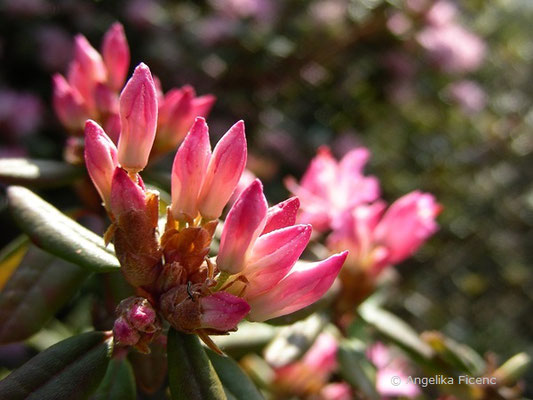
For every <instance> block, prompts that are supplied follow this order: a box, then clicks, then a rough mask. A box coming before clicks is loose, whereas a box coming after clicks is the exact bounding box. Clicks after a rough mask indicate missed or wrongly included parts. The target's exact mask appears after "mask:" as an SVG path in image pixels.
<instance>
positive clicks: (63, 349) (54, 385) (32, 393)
mask: <svg viewBox="0 0 533 400" xmlns="http://www.w3.org/2000/svg"><path fill="white" fill-rule="evenodd" d="M111 352H112V341H111V340H110V339H109V338H108V335H107V334H105V333H104V332H89V333H84V334H81V335H78V336H74V337H71V338H69V339H67V340H64V341H62V342H60V343H57V344H55V345H54V346H52V347H50V348H49V349H47V350H45V351H43V352H42V353H40V354H38V355H37V356H35V357H34V358H32V359H31V360H30V361H28V362H27V363H26V364H24V365H23V366H22V367H20V368H18V369H17V370H15V371H13V372H12V373H11V374H10V375H8V376H7V378H5V379H4V380H2V381H0V398H1V399H9V400H23V399H25V400H77V399H84V398H87V396H88V395H89V394H90V393H92V392H93V391H94V390H95V389H96V387H97V386H98V384H99V383H100V381H101V380H102V378H103V377H104V375H105V372H106V369H107V365H108V363H109V359H110V356H111Z"/></svg>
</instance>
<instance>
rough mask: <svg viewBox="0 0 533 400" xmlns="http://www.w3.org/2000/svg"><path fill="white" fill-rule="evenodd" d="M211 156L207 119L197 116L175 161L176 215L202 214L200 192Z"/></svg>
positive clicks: (173, 172) (174, 205)
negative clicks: (199, 211)
mask: <svg viewBox="0 0 533 400" xmlns="http://www.w3.org/2000/svg"><path fill="white" fill-rule="evenodd" d="M210 157H211V145H210V144H209V131H208V127H207V124H206V122H205V119H203V118H196V121H195V122H194V125H193V126H192V128H191V130H190V131H189V133H188V135H187V136H186V137H185V140H184V141H183V143H182V144H181V146H180V148H179V149H178V152H177V153H176V157H175V158H174V164H173V165H172V205H171V210H172V214H173V215H174V218H175V219H181V218H182V217H183V215H187V216H188V217H189V218H192V219H194V218H196V216H197V215H198V205H197V202H198V193H199V192H200V188H201V187H202V182H203V180H204V176H205V173H206V171H207V165H208V164H209V158H210Z"/></svg>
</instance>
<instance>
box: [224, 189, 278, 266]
mask: <svg viewBox="0 0 533 400" xmlns="http://www.w3.org/2000/svg"><path fill="white" fill-rule="evenodd" d="M267 208H268V205H267V202H266V199H265V195H264V194H263V187H262V185H261V182H260V181H259V180H258V179H256V180H255V181H254V182H253V183H252V184H251V185H250V186H248V188H247V189H246V190H245V191H244V192H242V194H241V196H240V197H239V198H238V199H237V201H236V202H235V204H234V205H233V207H232V208H231V210H230V211H229V213H228V217H227V218H226V222H225V223H224V228H223V230H222V237H221V239H220V248H219V251H218V257H217V267H218V269H219V270H220V271H224V272H228V273H230V274H237V273H239V272H241V271H242V270H243V269H244V267H245V266H246V262H247V258H248V255H249V254H248V253H249V250H250V249H251V248H252V246H253V245H254V243H255V241H256V239H257V237H258V236H259V234H260V233H261V232H262V231H263V228H264V226H265V218H266V213H267Z"/></svg>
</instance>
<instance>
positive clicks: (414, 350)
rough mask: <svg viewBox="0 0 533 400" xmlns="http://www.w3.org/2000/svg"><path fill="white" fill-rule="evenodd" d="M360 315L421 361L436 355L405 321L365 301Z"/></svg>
mask: <svg viewBox="0 0 533 400" xmlns="http://www.w3.org/2000/svg"><path fill="white" fill-rule="evenodd" d="M358 312H359V315H360V316H361V317H362V318H363V319H364V320H365V321H366V322H367V323H368V324H370V325H372V326H373V327H374V328H375V329H376V330H377V331H378V332H379V333H381V334H382V335H384V336H386V337H387V338H389V339H390V340H392V341H394V342H395V343H396V344H397V345H398V346H400V347H402V348H403V349H404V350H406V351H408V352H409V353H410V354H412V355H414V356H416V357H417V358H419V359H420V360H421V361H425V362H430V361H431V359H432V358H433V357H434V356H435V352H434V351H433V349H432V348H431V347H430V346H429V345H428V344H427V343H425V342H424V341H422V339H420V337H419V336H418V334H417V333H416V332H415V331H414V330H413V329H412V328H411V327H410V326H409V325H407V324H406V323H405V322H404V321H402V320H401V319H400V318H398V317H397V316H395V315H393V314H391V313H389V312H387V311H385V310H383V309H382V308H379V307H376V306H374V305H369V304H368V305H367V304H366V303H364V304H363V305H361V306H360V307H359V309H358Z"/></svg>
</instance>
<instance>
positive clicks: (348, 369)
mask: <svg viewBox="0 0 533 400" xmlns="http://www.w3.org/2000/svg"><path fill="white" fill-rule="evenodd" d="M337 359H338V361H339V369H340V372H341V375H342V377H343V378H344V379H345V380H346V382H348V383H349V384H350V385H351V386H353V387H355V388H357V389H359V390H361V391H362V392H363V393H364V394H365V395H366V396H367V397H368V398H369V399H371V400H374V399H375V400H379V399H380V396H379V394H378V392H377V391H376V386H375V383H374V380H375V370H374V368H373V366H372V364H371V363H370V361H368V359H367V358H366V356H365V353H364V345H362V346H357V344H356V342H355V341H344V342H342V343H341V345H340V346H339V350H338V352H337Z"/></svg>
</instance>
